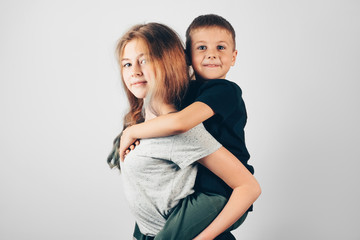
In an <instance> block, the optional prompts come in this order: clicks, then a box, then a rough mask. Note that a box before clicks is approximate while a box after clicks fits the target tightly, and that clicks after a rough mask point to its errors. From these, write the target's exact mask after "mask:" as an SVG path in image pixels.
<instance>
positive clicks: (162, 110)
mask: <svg viewBox="0 0 360 240" xmlns="http://www.w3.org/2000/svg"><path fill="white" fill-rule="evenodd" d="M155 110H156V113H157V114H158V115H155V114H154V113H153V112H152V111H151V109H149V107H147V108H145V121H148V120H150V119H153V118H156V117H158V116H161V115H165V114H168V113H171V112H175V111H176V108H175V107H174V105H172V104H165V103H164V104H161V105H156V106H155Z"/></svg>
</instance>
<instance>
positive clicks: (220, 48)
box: [217, 45, 225, 50]
mask: <svg viewBox="0 0 360 240" xmlns="http://www.w3.org/2000/svg"><path fill="white" fill-rule="evenodd" d="M217 49H218V50H224V49H225V47H224V46H221V45H219V46H217Z"/></svg>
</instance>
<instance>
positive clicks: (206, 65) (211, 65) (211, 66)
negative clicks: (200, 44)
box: [203, 64, 220, 68]
mask: <svg viewBox="0 0 360 240" xmlns="http://www.w3.org/2000/svg"><path fill="white" fill-rule="evenodd" d="M203 66H204V67H208V68H216V67H220V64H203Z"/></svg>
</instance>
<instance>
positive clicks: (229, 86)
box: [195, 79, 246, 118]
mask: <svg viewBox="0 0 360 240" xmlns="http://www.w3.org/2000/svg"><path fill="white" fill-rule="evenodd" d="M195 101H199V102H203V103H205V104H206V105H208V106H209V107H210V108H211V109H212V110H213V111H214V112H215V114H219V115H221V116H222V117H223V118H227V116H229V115H230V114H232V113H233V112H234V111H235V110H238V109H244V110H245V106H244V101H243V100H242V92H241V89H240V87H239V86H238V85H237V84H236V83H233V82H230V81H228V80H225V79H213V80H208V81H207V82H206V83H204V84H203V85H202V86H201V87H200V88H199V91H198V94H197V97H196V99H195ZM245 111H246V110H245Z"/></svg>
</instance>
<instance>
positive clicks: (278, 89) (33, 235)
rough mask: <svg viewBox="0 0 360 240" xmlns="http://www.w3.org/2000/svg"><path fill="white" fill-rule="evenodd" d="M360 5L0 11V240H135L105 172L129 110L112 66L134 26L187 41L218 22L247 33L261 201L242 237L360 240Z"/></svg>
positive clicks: (28, 4)
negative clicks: (200, 21) (215, 18)
mask: <svg viewBox="0 0 360 240" xmlns="http://www.w3.org/2000/svg"><path fill="white" fill-rule="evenodd" d="M359 10H360V2H359V1H355V0H354V1H350V0H345V1H344V0H342V1H340V0H339V1H333V0H328V1H325V0H323V1H320V0H312V1H310V0H304V1H294V0H277V1H266V0H262V1H260V0H254V1H210V0H206V1H181V2H172V1H165V0H164V1H145V0H144V1H143V0H139V1H120V0H117V1H115V0H113V1H91V0H89V1H85V0H71V1H70V0H63V1H45V0H43V1H40V0H34V1H25V0H14V1H10V0H2V1H0V34H1V38H0V114H1V117H0V239H3V240H23V239H24V240H25V239H37V240H43V239H44V240H45V239H51V240H63V239H69V240H73V239H74V240H78V239H84V240H85V239H86V240H100V239H107V240H112V239H113V240H115V239H117V240H122V239H125V240H126V239H131V233H132V229H133V223H134V220H133V218H132V216H131V214H130V213H129V210H128V208H127V203H126V200H125V198H124V194H123V191H122V186H121V180H120V176H119V174H118V172H117V171H116V170H110V169H109V168H108V166H107V164H106V157H107V154H108V153H109V151H110V149H111V146H112V140H113V138H114V137H115V136H116V135H117V134H118V133H119V131H120V129H121V126H122V115H123V113H124V111H125V108H126V99H125V98H124V95H123V91H122V89H121V84H120V78H119V71H118V67H117V63H116V61H115V57H114V48H115V43H116V41H117V39H118V38H119V37H120V36H121V35H122V33H124V32H125V31H126V30H127V29H128V28H129V27H130V26H132V25H134V24H137V23H144V22H150V21H157V22H162V23H165V24H167V25H169V26H171V27H172V28H174V29H175V30H176V31H177V32H178V33H179V34H180V36H181V37H182V38H183V39H184V35H185V30H186V28H187V26H188V25H189V24H190V22H191V21H192V20H193V18H195V17H196V16H198V15H200V14H206V13H216V14H219V15H222V16H223V17H225V18H226V19H227V20H229V21H230V22H231V23H232V24H233V26H234V28H235V30H236V32H237V44H238V50H239V54H238V59H237V63H236V66H235V67H233V68H232V69H231V71H230V74H229V75H228V78H229V79H231V80H233V81H235V82H236V83H238V84H239V85H240V86H241V88H242V89H243V92H244V96H243V97H244V99H245V102H246V105H247V109H248V115H249V119H248V125H247V127H246V137H247V146H248V148H249V151H250V153H251V155H252V158H251V164H253V165H254V167H255V169H256V174H255V175H256V177H257V179H258V180H259V182H260V183H261V186H262V189H263V193H262V195H261V196H260V198H259V200H258V201H257V202H256V203H255V207H254V210H255V211H254V212H253V213H251V214H250V215H249V217H248V219H247V221H246V222H245V224H244V225H243V226H242V227H240V228H239V229H238V230H236V231H235V232H234V234H235V235H236V236H237V237H238V239H252V240H255V239H256V240H260V239H261V240H263V239H270V240H272V239H274V240H289V239H291V240H296V239H327V240H331V239H334V240H335V239H351V240H355V239H356V240H358V239H360V231H359V220H358V216H359V214H360V211H359V209H360V207H359V202H360V196H359V195H360V190H359V186H358V184H359V182H360V178H359V173H358V172H359V160H360V157H359V156H360V150H359V149H360V147H359V143H360V137H359V135H360V131H359V129H360V128H359V122H360V114H359V107H360V106H359V105H360V104H359V103H360V97H359V90H360V88H359V80H360V70H359V68H360V44H359V43H360V14H359V12H360V11H359Z"/></svg>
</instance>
